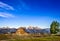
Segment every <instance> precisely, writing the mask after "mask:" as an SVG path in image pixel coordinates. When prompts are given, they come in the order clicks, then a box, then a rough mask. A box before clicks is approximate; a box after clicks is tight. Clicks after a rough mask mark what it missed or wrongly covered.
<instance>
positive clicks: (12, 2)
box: [0, 0, 60, 28]
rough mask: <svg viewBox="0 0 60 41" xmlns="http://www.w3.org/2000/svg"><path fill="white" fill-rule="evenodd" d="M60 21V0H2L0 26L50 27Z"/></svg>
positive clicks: (0, 2)
mask: <svg viewBox="0 0 60 41" xmlns="http://www.w3.org/2000/svg"><path fill="white" fill-rule="evenodd" d="M52 21H58V22H60V0H0V27H4V26H9V27H11V28H18V27H20V26H25V27H28V26H38V27H40V28H50V24H51V22H52Z"/></svg>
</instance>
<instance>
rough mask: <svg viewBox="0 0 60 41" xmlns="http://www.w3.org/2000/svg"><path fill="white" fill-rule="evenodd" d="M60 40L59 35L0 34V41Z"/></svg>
mask: <svg viewBox="0 0 60 41" xmlns="http://www.w3.org/2000/svg"><path fill="white" fill-rule="evenodd" d="M3 40H4V41H60V36H45V37H33V36H15V35H14V36H12V35H0V41H3Z"/></svg>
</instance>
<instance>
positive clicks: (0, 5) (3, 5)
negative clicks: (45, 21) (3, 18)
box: [0, 2, 14, 10]
mask: <svg viewBox="0 0 60 41" xmlns="http://www.w3.org/2000/svg"><path fill="white" fill-rule="evenodd" d="M0 8H4V9H7V10H14V8H13V7H12V6H10V5H8V4H6V3H3V2H0Z"/></svg>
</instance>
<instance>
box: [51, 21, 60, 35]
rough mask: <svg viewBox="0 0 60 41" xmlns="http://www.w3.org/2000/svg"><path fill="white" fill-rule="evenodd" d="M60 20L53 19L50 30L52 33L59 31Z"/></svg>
mask: <svg viewBox="0 0 60 41" xmlns="http://www.w3.org/2000/svg"><path fill="white" fill-rule="evenodd" d="M59 26H60V24H59V22H57V21H53V22H52V23H51V25H50V32H51V34H56V33H57V32H59Z"/></svg>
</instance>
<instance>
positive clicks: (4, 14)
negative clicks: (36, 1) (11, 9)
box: [0, 12, 15, 18]
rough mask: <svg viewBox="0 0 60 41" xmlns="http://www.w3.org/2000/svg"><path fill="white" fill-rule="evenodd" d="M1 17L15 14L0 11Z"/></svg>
mask: <svg viewBox="0 0 60 41" xmlns="http://www.w3.org/2000/svg"><path fill="white" fill-rule="evenodd" d="M0 17H4V18H13V17H15V16H14V15H13V14H10V13H7V12H0Z"/></svg>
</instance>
